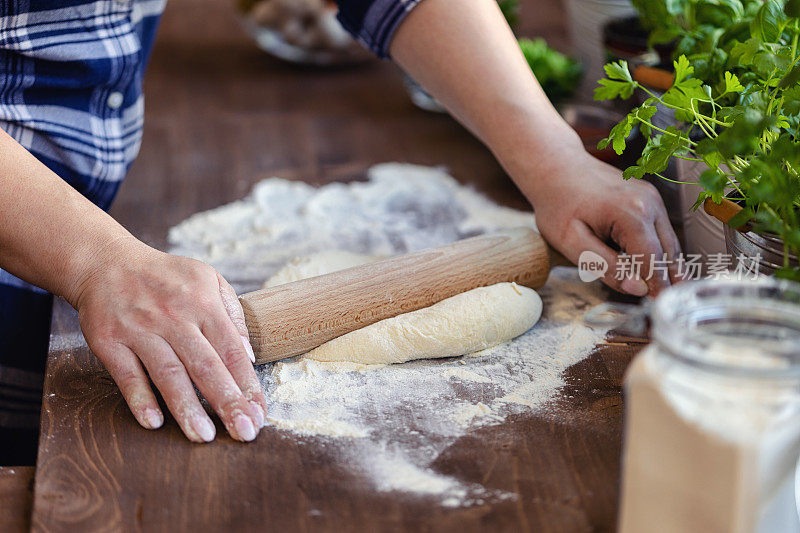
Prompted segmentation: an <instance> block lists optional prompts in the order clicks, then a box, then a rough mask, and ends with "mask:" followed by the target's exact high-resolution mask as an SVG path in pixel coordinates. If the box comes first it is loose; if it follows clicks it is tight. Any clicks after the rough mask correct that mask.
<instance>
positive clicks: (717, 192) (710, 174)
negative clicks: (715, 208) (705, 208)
mask: <svg viewBox="0 0 800 533" xmlns="http://www.w3.org/2000/svg"><path fill="white" fill-rule="evenodd" d="M698 183H700V186H701V187H703V189H704V190H705V191H706V192H708V193H709V194H710V195H711V199H712V200H714V201H716V202H717V203H719V199H720V198H721V197H722V194H724V192H725V186H726V185H727V184H728V180H727V178H726V177H725V175H724V174H723V173H722V172H720V171H719V170H716V169H708V170H706V171H704V172H703V173H702V174H700V178H699V179H698Z"/></svg>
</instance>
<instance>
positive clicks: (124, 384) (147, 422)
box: [93, 344, 164, 429]
mask: <svg viewBox="0 0 800 533" xmlns="http://www.w3.org/2000/svg"><path fill="white" fill-rule="evenodd" d="M93 351H94V352H95V354H96V355H97V356H98V358H99V359H100V360H101V361H103V365H104V366H105V367H106V370H108V373H109V374H111V377H112V378H113V379H114V382H115V383H116V384H117V386H118V387H119V390H120V391H121V392H122V396H123V397H124V398H125V402H126V403H127V404H128V407H129V408H130V410H131V413H133V416H134V417H135V418H136V420H137V422H139V424H140V425H141V426H142V427H144V428H146V429H158V428H160V427H161V426H162V425H163V424H164V414H163V413H162V412H161V408H160V407H159V406H158V401H157V400H156V397H155V394H153V390H152V389H151V388H150V380H149V379H148V378H147V374H145V372H144V369H143V368H142V365H141V363H140V362H139V359H138V358H137V357H136V354H134V353H133V352H132V351H131V349H130V348H128V347H127V346H124V345H122V344H114V345H112V346H109V347H104V348H101V349H100V350H99V351H98V350H95V349H94V348H93Z"/></svg>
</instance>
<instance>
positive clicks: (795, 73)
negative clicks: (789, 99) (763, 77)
mask: <svg viewBox="0 0 800 533" xmlns="http://www.w3.org/2000/svg"><path fill="white" fill-rule="evenodd" d="M798 82H800V65H795V66H794V67H793V68H792V70H790V71H789V72H787V73H786V74H785V75H784V76H783V78H781V82H780V83H779V84H778V87H792V86H793V85H797V83H798Z"/></svg>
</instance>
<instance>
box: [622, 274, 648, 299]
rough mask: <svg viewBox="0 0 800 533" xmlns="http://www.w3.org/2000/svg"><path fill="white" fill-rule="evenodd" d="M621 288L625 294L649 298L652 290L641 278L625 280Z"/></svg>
mask: <svg viewBox="0 0 800 533" xmlns="http://www.w3.org/2000/svg"><path fill="white" fill-rule="evenodd" d="M620 288H621V289H622V290H623V291H624V292H627V293H628V294H632V295H634V296H647V293H648V292H649V291H650V289H649V288H648V287H647V283H645V282H644V281H642V280H640V279H639V278H625V279H624V280H622V283H621V284H620Z"/></svg>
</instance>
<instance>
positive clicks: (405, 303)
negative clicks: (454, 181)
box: [239, 228, 568, 364]
mask: <svg viewBox="0 0 800 533" xmlns="http://www.w3.org/2000/svg"><path fill="white" fill-rule="evenodd" d="M551 262H554V263H555V262H557V263H559V264H565V263H566V259H564V258H563V256H559V254H558V253H557V252H554V251H553V250H552V249H551V248H550V247H549V246H548V245H547V243H546V242H545V241H544V239H543V238H542V237H541V235H539V234H538V233H537V232H535V231H533V230H531V229H528V228H516V229H511V230H507V231H502V232H499V233H494V234H491V235H483V236H480V237H474V238H471V239H465V240H463V241H458V242H455V243H453V244H448V245H445V246H439V247H437V248H431V249H429V250H423V251H420V252H416V253H412V254H407V255H401V256H397V257H391V258H389V259H385V260H383V261H379V262H376V263H369V264H366V265H361V266H357V267H353V268H348V269H346V270H341V271H338V272H332V273H330V274H325V275H323V276H317V277H314V278H308V279H304V280H300V281H295V282H293V283H287V284H285V285H279V286H277V287H269V288H266V289H261V290H258V291H255V292H251V293H248V294H244V295H242V296H241V297H240V298H239V300H240V301H241V302H242V307H243V308H244V316H245V320H246V322H247V329H248V330H249V332H250V341H251V343H252V344H253V351H254V352H255V355H256V364H261V363H268V362H271V361H277V360H279V359H283V358H286V357H291V356H293V355H298V354H301V353H304V352H307V351H308V350H310V349H312V348H316V347H317V346H320V345H321V344H324V343H325V342H327V341H329V340H331V339H334V338H336V337H339V336H341V335H344V334H345V333H348V332H350V331H354V330H356V329H359V328H363V327H365V326H368V325H370V324H373V323H375V322H378V321H379V320H383V319H385V318H390V317H393V316H397V315H399V314H402V313H408V312H410V311H415V310H417V309H422V308H423V307H428V306H430V305H433V304H435V303H436V302H439V301H441V300H444V299H445V298H449V297H450V296H455V295H456V294H459V293H462V292H464V291H468V290H470V289H474V288H476V287H484V286H487V285H493V284H495V283H500V282H503V281H514V282H516V283H519V284H521V285H527V286H529V287H532V288H539V287H541V286H542V285H544V282H545V281H546V280H547V276H548V274H549V272H550V266H551ZM566 264H568V263H566Z"/></svg>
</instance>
